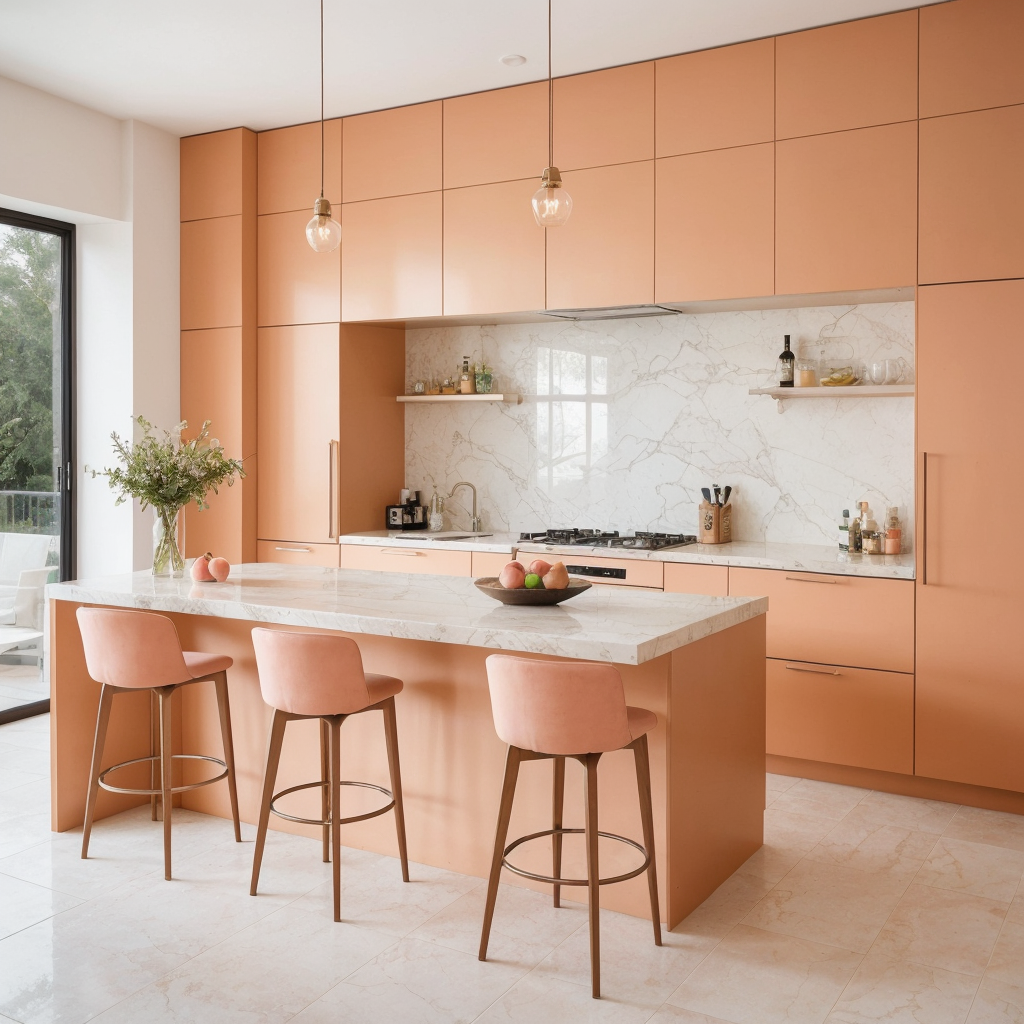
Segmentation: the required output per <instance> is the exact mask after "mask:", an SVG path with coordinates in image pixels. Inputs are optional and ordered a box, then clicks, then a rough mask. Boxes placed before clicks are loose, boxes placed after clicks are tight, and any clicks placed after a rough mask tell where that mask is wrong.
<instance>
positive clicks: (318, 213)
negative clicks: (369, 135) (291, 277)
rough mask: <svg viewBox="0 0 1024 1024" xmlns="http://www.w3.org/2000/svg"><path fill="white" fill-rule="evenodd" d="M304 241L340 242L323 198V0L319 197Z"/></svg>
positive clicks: (323, 245)
mask: <svg viewBox="0 0 1024 1024" xmlns="http://www.w3.org/2000/svg"><path fill="white" fill-rule="evenodd" d="M306 241H307V242H309V244H310V247H311V248H312V249H313V251H314V252H333V251H334V250H335V249H337V248H338V246H339V245H340V244H341V225H340V224H339V223H338V222H337V221H336V220H335V219H334V218H333V217H332V216H331V204H330V202H329V201H328V200H326V199H325V198H324V0H320V198H319V199H318V200H317V201H316V202H315V203H314V204H313V217H312V219H311V220H310V222H309V223H308V224H307V225H306Z"/></svg>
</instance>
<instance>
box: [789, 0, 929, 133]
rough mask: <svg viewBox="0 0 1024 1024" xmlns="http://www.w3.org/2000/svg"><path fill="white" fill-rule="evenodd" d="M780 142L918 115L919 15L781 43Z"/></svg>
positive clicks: (808, 34) (805, 35)
mask: <svg viewBox="0 0 1024 1024" xmlns="http://www.w3.org/2000/svg"><path fill="white" fill-rule="evenodd" d="M775 54H776V71H775V75H776V78H775V82H776V86H775V88H776V92H775V96H776V111H775V126H776V133H775V137H776V138H777V139H789V138H794V137H796V136H800V135H819V134H821V133H823V132H838V131H845V130H846V129H848V128H864V127H867V126H868V125H875V124H890V123H892V122H894V121H913V120H914V119H915V118H916V117H917V11H916V10H915V11H903V12H900V13H899V14H888V15H885V16H884V17H880V18H865V19H863V20H861V21H848V22H845V23H843V24H841V25H829V26H827V27H826V28H816V29H813V30H811V31H809V32H796V33H794V34H793V35H787V36H779V37H778V38H777V39H776V41H775Z"/></svg>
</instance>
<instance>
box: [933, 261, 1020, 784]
mask: <svg viewBox="0 0 1024 1024" xmlns="http://www.w3.org/2000/svg"><path fill="white" fill-rule="evenodd" d="M1022 304H1024V281H994V282H983V283H971V284H954V285H943V286H932V287H923V288H920V289H919V290H918V305H917V311H918V323H917V430H918V438H917V439H918V445H919V449H920V454H919V464H918V483H917V493H918V510H919V511H918V523H917V537H918V538H919V542H918V549H919V551H918V556H917V557H918V570H917V723H916V726H917V728H916V732H917V760H916V771H917V774H918V775H924V776H929V777H931V778H936V779H951V780H953V781H956V782H967V783H973V784H975V785H979V786H992V787H995V788H997V789H1010V790H1017V791H1022V790H1024V756H1022V753H1021V752H1022V751H1024V675H1022V668H1021V667H1022V665H1024V630H1022V629H1021V623H1022V621H1024V549H1022V548H1021V546H1020V545H1019V544H1018V543H1017V541H1016V536H1015V535H1014V531H1013V526H1012V524H1013V514H1014V510H1016V509H1017V508H1020V507H1021V502H1022V501H1024V479H1022V477H1021V474H1020V472H1019V467H1020V466H1021V464H1022V462H1024V440H1022V434H1021V429H1020V380H1021V377H1022V375H1024V346H1022V345H1021V343H1020V311H1021V308H1022ZM970 339H979V340H981V339H983V342H984V346H985V358H986V360H988V364H989V365H990V366H991V368H992V370H993V372H992V373H987V374H985V375H984V377H985V379H984V382H982V381H977V382H976V383H975V384H974V386H971V384H970V382H965V380H964V378H963V374H962V372H961V370H962V353H963V346H964V344H965V340H967V342H968V343H969V340H970ZM993 482H994V489H993ZM978 494H987V495H988V496H989V497H990V498H992V499H993V500H995V501H997V503H998V508H1000V509H1002V510H1004V512H1005V521H1006V524H1007V526H1008V527H1009V529H1007V530H988V529H976V528H975V526H974V525H973V524H972V522H971V521H970V513H971V512H972V505H973V501H974V498H975V497H976V496H977V495H978Z"/></svg>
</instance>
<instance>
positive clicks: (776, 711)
mask: <svg viewBox="0 0 1024 1024" xmlns="http://www.w3.org/2000/svg"><path fill="white" fill-rule="evenodd" d="M766 683H767V717H766V749H767V752H768V753H769V754H779V755H782V756H784V757H800V758H804V759H805V760H808V761H827V762H830V763H832V764H846V765H852V766H854V767H856V768H874V769H877V770H878V771H885V772H901V773H903V774H904V775H912V774H913V772H914V677H913V676H912V675H909V674H906V673H903V672H877V671H873V670H871V669H865V668H845V667H839V666H835V665H815V664H809V663H806V662H792V661H778V660H775V659H774V658H769V659H768V664H767V679H766Z"/></svg>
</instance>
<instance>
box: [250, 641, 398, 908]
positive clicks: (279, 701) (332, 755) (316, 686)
mask: <svg viewBox="0 0 1024 1024" xmlns="http://www.w3.org/2000/svg"><path fill="white" fill-rule="evenodd" d="M252 645H253V647H254V648H255V651H256V667H257V669H258V670H259V675H260V689H261V690H262V691H263V699H264V700H265V701H266V702H267V704H269V705H270V706H271V707H272V708H273V709H274V721H273V723H272V725H271V727H270V740H269V743H268V745H267V768H266V772H265V774H264V776H263V800H262V802H261V803H260V821H259V826H258V828H257V831H256V851H255V854H254V855H253V862H252V885H251V887H250V889H249V893H250V895H252V896H255V895H256V887H257V884H258V883H259V878H260V865H261V864H262V862H263V847H264V844H265V843H266V839H267V824H268V822H269V821H270V812H271V811H273V812H274V813H275V814H276V815H278V816H279V817H281V818H285V819H287V820H288V821H298V822H301V823H302V824H305V825H320V826H322V827H323V841H324V863H325V864H326V863H327V862H328V861H329V860H333V862H334V872H333V875H334V920H335V921H340V920H341V826H342V825H347V824H349V823H351V822H354V821H365V820H366V819H367V818H376V817H377V816H378V815H380V814H386V813H387V812H388V811H390V810H391V809H392V808H394V809H395V829H396V830H397V832H398V856H399V859H400V860H401V863H402V880H403V881H405V882H408V881H409V859H408V856H407V854H406V848H405V813H404V811H403V809H402V774H401V770H400V768H399V764H398V725H397V721H396V718H395V694H396V693H401V692H402V686H403V683H402V680H401V679H395V678H394V677H392V676H384V675H377V674H375V673H373V672H363V659H362V657H361V656H360V654H359V646H358V645H357V644H356V642H355V641H354V640H350V639H349V638H348V637H345V636H337V635H334V634H330V633H292V632H289V631H288V630H283V629H254V630H253V631H252ZM364 711H382V712H383V713H384V738H385V742H386V744H387V751H388V768H389V769H390V773H391V789H390V790H387V789H385V788H384V787H383V786H376V785H374V784H373V783H370V782H346V781H344V780H343V779H342V778H341V725H342V722H344V721H345V719H346V718H348V717H349V715H359V714H362V713H363V712H364ZM304 718H319V719H320V778H319V779H318V780H317V781H316V782H305V783H303V784H302V785H300V786H291V787H289V788H288V789H283V790H281V792H280V793H275V792H274V784H275V783H276V781H277V769H278V765H279V764H280V762H281V747H282V745H283V743H284V729H285V726H286V725H287V724H288V723H289V722H294V721H297V720H299V719H304ZM342 786H357V787H359V788H362V789H375V790H377V791H378V792H379V793H383V794H384V795H385V796H386V797H387V798H388V800H389V802H388V803H387V804H385V805H384V806H383V807H381V808H378V809H377V810H373V811H368V812H367V813H366V814H355V815H352V816H351V817H348V818H343V817H341V815H340V813H339V812H340V808H341V787H342ZM302 789H319V790H320V792H321V813H322V814H323V817H322V818H300V817H296V816H295V815H292V814H285V813H284V812H283V811H279V810H278V809H277V808H276V807H275V806H274V803H275V801H277V800H280V799H281V798H282V797H284V796H287V795H288V794H289V793H296V792H298V791H299V790H302ZM328 839H329V840H330V842H328Z"/></svg>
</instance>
